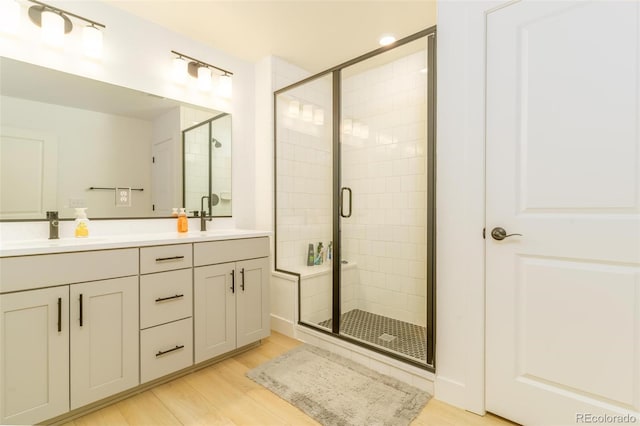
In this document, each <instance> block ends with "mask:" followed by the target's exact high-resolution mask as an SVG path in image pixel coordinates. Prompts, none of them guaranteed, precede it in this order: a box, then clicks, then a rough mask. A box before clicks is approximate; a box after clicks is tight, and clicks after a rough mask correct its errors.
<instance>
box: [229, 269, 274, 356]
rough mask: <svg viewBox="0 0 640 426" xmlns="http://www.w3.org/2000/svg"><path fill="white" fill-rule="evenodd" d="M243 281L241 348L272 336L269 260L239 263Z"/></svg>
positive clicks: (239, 321)
mask: <svg viewBox="0 0 640 426" xmlns="http://www.w3.org/2000/svg"><path fill="white" fill-rule="evenodd" d="M236 271H237V273H238V275H239V278H240V282H239V285H238V287H239V288H238V291H236V307H237V310H238V312H237V327H238V331H237V336H238V337H237V339H238V342H237V345H238V347H241V346H244V345H247V344H249V343H253V342H255V341H258V340H260V339H263V338H265V337H267V336H269V334H270V333H271V323H270V320H271V315H270V312H269V258H268V257H263V258H260V259H253V260H245V261H242V262H238V263H236Z"/></svg>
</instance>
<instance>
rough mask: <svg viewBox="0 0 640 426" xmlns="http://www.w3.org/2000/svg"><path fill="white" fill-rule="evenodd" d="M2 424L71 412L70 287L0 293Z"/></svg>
mask: <svg viewBox="0 0 640 426" xmlns="http://www.w3.org/2000/svg"><path fill="white" fill-rule="evenodd" d="M0 348H2V350H0V395H1V397H0V424H35V423H37V422H39V421H42V420H45V419H49V418H51V417H55V416H57V415H60V414H63V413H65V412H67V411H68V410H69V287H68V286H62V287H54V288H45V289H41V290H32V291H21V292H18V293H11V294H3V295H0Z"/></svg>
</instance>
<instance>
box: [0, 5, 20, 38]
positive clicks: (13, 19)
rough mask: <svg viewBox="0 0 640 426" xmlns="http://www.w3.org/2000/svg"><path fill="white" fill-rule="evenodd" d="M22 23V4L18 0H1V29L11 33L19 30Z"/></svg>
mask: <svg viewBox="0 0 640 426" xmlns="http://www.w3.org/2000/svg"><path fill="white" fill-rule="evenodd" d="M19 25H20V4H18V2H17V1H16V0H4V1H2V2H0V31H1V32H6V33H10V34H15V33H17V32H18V26H19Z"/></svg>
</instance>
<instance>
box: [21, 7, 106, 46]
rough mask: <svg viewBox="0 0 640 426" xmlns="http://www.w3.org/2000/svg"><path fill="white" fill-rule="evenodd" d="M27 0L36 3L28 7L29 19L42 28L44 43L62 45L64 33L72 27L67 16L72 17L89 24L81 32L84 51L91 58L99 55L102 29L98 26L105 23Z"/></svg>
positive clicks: (68, 31)
mask: <svg viewBox="0 0 640 426" xmlns="http://www.w3.org/2000/svg"><path fill="white" fill-rule="evenodd" d="M28 1H29V2H31V3H35V4H36V5H35V6H31V7H30V8H29V19H30V20H31V22H33V23H34V24H35V25H37V26H39V27H41V28H42V40H43V41H44V42H45V43H47V44H49V45H51V46H55V47H62V45H63V44H64V35H65V34H68V33H70V32H71V30H72V29H73V23H71V19H70V18H69V17H73V18H76V19H80V20H82V21H84V22H86V23H88V24H89V25H88V26H87V27H85V29H84V31H83V34H82V45H83V50H84V53H85V54H86V55H87V56H90V57H92V58H98V57H100V55H101V54H102V31H101V30H100V28H98V27H101V28H106V26H105V25H103V24H100V23H98V22H96V21H92V20H91V19H87V18H83V17H82V16H80V15H76V14H75V13H71V12H67V11H66V10H62V9H59V8H57V7H54V6H50V5H48V4H45V3H42V2H40V1H38V0H28Z"/></svg>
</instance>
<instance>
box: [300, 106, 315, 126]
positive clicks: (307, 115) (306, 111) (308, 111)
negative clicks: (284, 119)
mask: <svg viewBox="0 0 640 426" xmlns="http://www.w3.org/2000/svg"><path fill="white" fill-rule="evenodd" d="M302 121H309V122H311V121H313V105H309V104H307V105H303V106H302Z"/></svg>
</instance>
